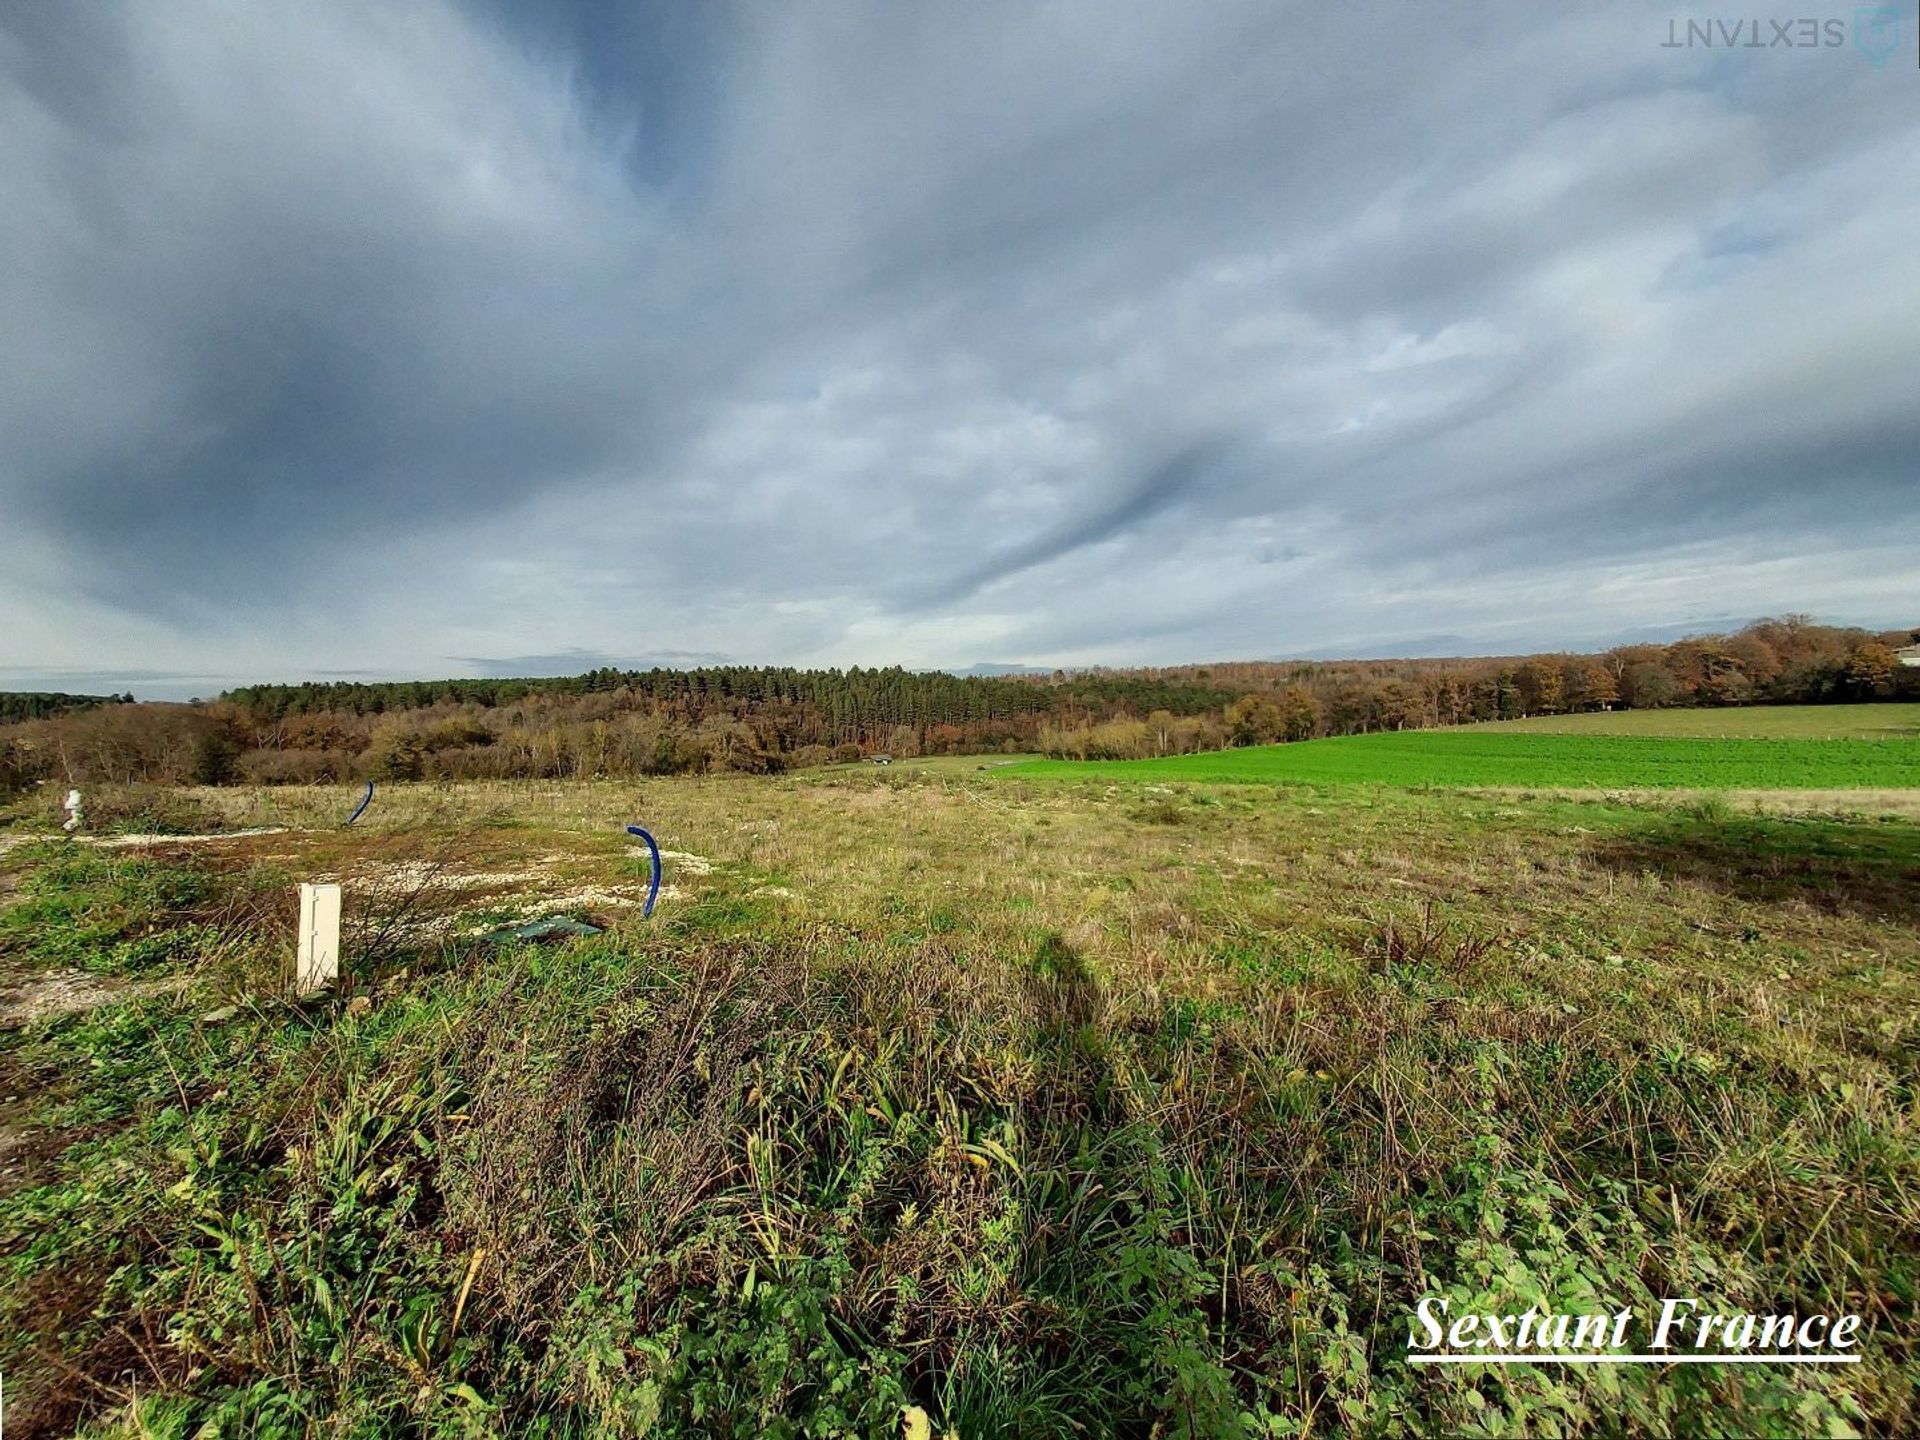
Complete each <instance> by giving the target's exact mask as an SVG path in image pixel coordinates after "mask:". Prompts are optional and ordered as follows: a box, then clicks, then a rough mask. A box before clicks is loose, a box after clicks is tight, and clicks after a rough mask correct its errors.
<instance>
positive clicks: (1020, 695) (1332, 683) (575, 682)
mask: <svg viewBox="0 0 1920 1440" xmlns="http://www.w3.org/2000/svg"><path fill="white" fill-rule="evenodd" d="M1916 639H1920V629H1916V630H1901V631H1891V632H1884V633H1881V634H1874V633H1872V632H1869V631H1865V630H1857V629H1847V628H1840V627H1835V626H1828V625H1820V624H1816V623H1814V622H1813V621H1812V620H1810V619H1808V618H1806V617H1804V616H1787V617H1784V618H1779V619H1767V620H1758V621H1755V622H1754V623H1753V624H1751V625H1748V626H1746V627H1745V628H1743V629H1741V630H1739V631H1736V632H1734V633H1732V634H1728V635H1702V636H1695V637H1692V638H1689V639H1686V640H1680V641H1676V642H1674V643H1672V644H1668V645H1625V646H1619V647H1617V648H1615V649H1612V650H1608V651H1606V652H1604V653H1601V654H1591V655H1575V654H1547V655H1527V656H1503V657H1493V658H1479V659H1465V658H1463V659H1436V660H1352V661H1310V662H1309V661H1300V662H1271V661H1249V662H1233V663H1225V664H1215V665H1191V666H1178V667H1171V668H1160V669H1138V670H1075V671H1058V670H1056V671H1054V672H1052V673H1050V674H1048V673H1033V674H1019V675H1008V676H995V677H982V676H966V677H963V676H956V675H951V674H947V673H945V672H910V671H907V670H902V669H899V668H891V669H876V670H868V669H861V668H858V667H856V668H854V669H851V670H797V669H791V668H787V667H778V666H773V667H749V666H721V667H711V668H703V669H695V670H658V669H656V670H646V671H627V670H610V669H603V670H594V671H590V672H588V673H587V674H584V675H577V676H568V677H564V678H555V679H522V680H437V681H403V682H394V683H358V682H347V683H334V684H305V685H254V686H246V687H243V688H241V689H237V690H232V691H229V692H227V693H226V694H224V695H222V696H220V697H219V698H218V699H216V700H212V701H206V702H198V703H194V704H185V705H174V704H153V703H148V704H132V703H124V702H126V701H131V698H132V697H131V696H127V697H106V698H108V699H112V700H116V701H121V702H123V703H112V704H106V703H100V700H99V699H98V698H97V697H94V698H90V697H74V696H44V695H38V696H10V697H0V700H6V701H11V702H18V703H17V704H15V705H14V706H12V708H9V709H7V710H4V711H0V714H4V715H6V716H8V717H10V718H12V719H14V721H15V723H11V724H7V725H4V726H0V788H13V789H18V788H20V787H22V786H25V785H28V784H31V783H33V782H35V781H42V780H48V781H51V780H58V781H62V782H68V781H71V782H80V781H102V780H111V781H122V780H124V781H150V782H159V783H188V782H199V783H216V784H217V783H226V782H245V783H256V784H275V783H299V782H338V781H345V780H357V779H387V780H408V779H457V778H486V777H494V778H557V777H589V776H621V775H661V774H674V773H684V772H698V771H712V770H734V771H748V772H770V771H777V770H784V769H788V768H791V767H796V766H810V765H820V764H826V763H830V762H833V761H849V760H858V759H860V758H862V757H865V756H871V755H874V754H878V753H889V754H893V755H902V756H905V755H918V754H969V753H987V752H993V751H1039V752H1044V753H1046V754H1050V755H1057V756H1063V757H1069V758H1127V757H1133V756H1147V755H1166V754H1175V753H1180V752H1185V751H1192V750H1204V749H1219V748H1222V747H1225V746H1229V745H1251V744H1263V743H1268V742H1271V741H1287V740H1307V739H1312V738H1315V737H1317V736H1322V735H1346V734H1355V733H1360V732H1365V731H1372V730H1396V729H1413V728H1421V727H1427V726H1435V725H1459V724H1469V723H1473V722H1476V721H1485V720H1501V719H1512V718H1517V717H1520V716H1525V715H1536V714H1555V713H1561V712H1568V711H1580V710H1601V709H1615V708H1632V709H1642V708H1659V707H1664V706H1714V705H1749V704H1763V703H1765V704H1787V703H1798V704H1807V703H1816V704H1819V703H1841V702H1846V701H1855V700H1876V699H1911V700H1920V668H1913V667H1907V666H1903V665H1901V664H1900V662H1899V658H1898V656H1897V655H1896V654H1895V650H1896V649H1897V648H1898V647H1901V646H1904V645H1907V644H1909V643H1911V642H1913V641H1914V640H1916ZM48 701H79V702H82V703H81V704H80V705H78V706H77V707H76V706H73V705H66V706H62V705H48V704H46V703H45V702H48Z"/></svg>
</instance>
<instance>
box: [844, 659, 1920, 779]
mask: <svg viewBox="0 0 1920 1440" xmlns="http://www.w3.org/2000/svg"><path fill="white" fill-rule="evenodd" d="M1916 663H1920V662H1916ZM868 758H869V759H871V760H872V761H873V763H874V764H876V765H891V764H893V756H891V755H873V756H869V757H868Z"/></svg>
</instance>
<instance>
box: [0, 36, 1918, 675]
mask: <svg viewBox="0 0 1920 1440" xmlns="http://www.w3.org/2000/svg"><path fill="white" fill-rule="evenodd" d="M527 11H528V7H518V6H511V5H508V4H507V3H506V0H469V3H451V0H423V3H420V4H416V5H409V6H407V7H404V8H403V7H394V6H391V5H385V4H377V3H372V0H341V3H335V4H330V5H328V6H325V7H301V6H295V5H292V4H287V3H279V0H270V3H250V4H244V5H241V4H227V3H212V0H191V3H166V4H162V3H159V0H142V3H125V4H122V3H101V4H98V5H86V6H72V5H23V6H16V7H10V8H9V9H8V10H7V11H4V12H0V137H4V141H5V145H6V151H7V160H6V163H5V164H4V165H0V260H4V262H5V264H4V266H3V267H0V350H3V351H4V359H5V363H6V367H7V374H8V376H9V379H10V383H9V385H8V387H7V390H6V392H5V400H4V402H0V614H4V615H5V616H6V617H7V620H8V624H7V625H6V626H5V629H4V633H0V688H14V689H40V688H47V689H69V690H78V689H91V690H101V689H111V690H116V691H118V690H124V689H132V690H133V691H134V692H135V693H136V694H139V695H141V696H143V697H148V696H151V697H155V698H184V697H185V696H187V695H191V694H211V693H214V692H215V691H217V690H219V689H221V688H224V687H226V686H228V685H231V684H234V683H242V682H246V681H263V680H301V679H328V678H416V677H417V678H441V677H447V676H457V675H504V674H538V673H573V672H577V671H578V670H583V669H587V668H593V667H595V666H599V665H605V664H611V665H617V666H621V667H640V668H644V667H646V666H648V665H651V664H675V665H690V664H701V663H742V664H791V665H800V666H846V665H852V664H860V665H867V666H884V665H892V664H900V665H905V666H907V667H909V668H914V669H959V670H964V669H967V668H969V667H972V666H975V665H980V664H998V665H1034V666H1047V667H1051V666H1056V665H1060V666H1083V665H1133V664H1180V663H1193V662H1200V661H1207V660H1216V661H1217V660H1228V659H1267V658H1276V659H1277V658H1323V657H1332V656H1387V655H1398V654H1404V655H1410V656H1417V655H1421V654H1500V653H1517V652H1525V651H1533V650H1545V649H1589V648H1599V647H1602V646H1605V645H1607V644H1610V643H1617V642H1620V641H1625V640H1632V639H1671V638H1677V637H1678V636H1680V635H1684V634H1688V633H1698V632H1702V631H1711V630H1722V629H1726V628H1730V627H1732V626H1737V625H1738V624H1741V623H1743V622H1744V621H1746V620H1749V619H1752V618H1755V617H1758V616H1761V615H1768V614H1780V613H1785V612H1807V613H1810V614H1812V615H1814V616H1815V617H1817V618H1819V619H1821V620H1823V621H1829V622H1832V623H1841V624H1859V625H1862V626H1865V627H1867V628H1872V629H1881V628H1892V627H1895V626H1906V625H1912V624H1920V604H1916V603H1915V600H1916V596H1917V595H1920V586H1916V580H1920V564H1917V563H1916V561H1915V558H1914V543H1913V542H1914V539H1915V537H1916V536H1920V484H1916V483H1915V482H1916V480H1920V458H1917V457H1920V405H1916V403H1915V399H1914V396H1915V393H1916V380H1915V376H1916V374H1917V373H1920V286H1916V285H1915V284H1914V283H1913V280H1912V274H1911V271H1912V265H1913V258H1912V253H1913V242H1914V238H1915V237H1916V236H1920V72H1916V67H1915V44H1916V37H1915V34H1914V28H1913V27H1914V23H1915V18H1914V15H1913V14H1912V13H1911V11H1908V12H1906V13H1905V14H1904V16H1903V19H1902V24H1903V26H1904V28H1903V29H1902V30H1901V31H1900V33H1899V36H1898V40H1899V46H1898V48H1897V51H1894V52H1888V53H1882V52H1881V50H1880V49H1879V48H1877V47H1878V45H1879V42H1880V40H1882V39H1884V38H1885V37H1884V36H1881V35H1870V34H1866V33H1863V32H1859V31H1857V30H1856V29H1855V28H1854V27H1856V26H1858V25H1859V24H1861V23H1863V22H1862V21H1861V20H1860V19H1859V18H1858V16H1857V15H1856V7H1855V6H1853V5H1801V6H1796V7H1790V9H1781V10H1778V11H1767V10H1765V9H1764V8H1763V9H1762V11H1760V12H1758V13H1759V14H1760V15H1761V17H1762V18H1766V17H1767V16H1769V15H1771V16H1773V17H1774V18H1776V19H1785V18H1787V17H1788V15H1789V14H1791V15H1793V16H1809V17H1818V18H1820V19H1821V20H1822V21H1824V20H1827V19H1831V20H1833V22H1834V26H1836V27H1838V28H1831V27H1826V26H1824V25H1823V26H1821V27H1820V28H1815V29H1809V30H1805V31H1801V30H1799V29H1798V28H1797V27H1796V29H1795V30H1794V31H1793V32H1791V33H1794V34H1801V35H1803V36H1808V37H1811V38H1812V40H1813V41H1814V42H1815V43H1811V44H1805V45H1801V44H1788V45H1768V46H1729V45H1722V44H1718V43H1688V44H1680V43H1677V41H1676V38H1675V37H1676V36H1684V35H1685V34H1686V30H1685V21H1686V18H1687V17H1695V18H1698V17H1703V16H1720V17H1722V18H1724V19H1726V20H1727V21H1728V22H1729V23H1731V21H1732V20H1734V19H1736V18H1738V19H1743V20H1747V21H1752V19H1753V15H1754V13H1755V12H1753V10H1752V7H1747V8H1746V9H1745V10H1738V11H1736V10H1735V9H1733V8H1727V7H1721V8H1716V7H1714V6H1713V5H1693V6H1687V7H1681V8H1675V7H1670V6H1664V5H1658V4H1645V5H1642V4H1624V5H1623V4H1603V3H1594V4H1587V3H1567V4H1557V5H1554V6H1551V7H1545V6H1540V5H1537V4H1530V3H1516V4H1505V3H1486V4H1475V5H1472V6H1467V5H1433V6H1419V7H1410V6H1406V5H1404V4H1398V3H1384V4H1355V5H1349V6H1342V7H1324V6H1313V5H1304V4H1303V5H1285V4H1275V3H1249V4H1238V3H1219V4H1214V5H1209V6H1207V7H1205V8H1204V9H1194V8H1192V7H1175V6H1171V5H1153V6H1141V7H1132V8H1127V9H1125V10H1115V9H1113V8H1111V7H1105V6H1100V5H1095V4H1072V5H1044V4H1042V5H1035V4H1028V5H1017V6H1016V5H991V4H990V5H978V6H969V7H966V8H965V9H960V8H955V7H931V6H929V7H918V6H915V7H902V6H881V5H877V4H876V5H867V6H854V5H838V4H825V3H818V4H814V3H810V4H806V5H796V6H790V7H780V8H773V7H751V6H742V7H735V6H730V5H725V4H718V3H714V4H705V3H701V4H691V3H690V4H684V5H660V6H653V7H647V13H646V14H644V15H640V14H631V13H628V10H627V7H620V6H615V5H612V4H598V3H589V0H567V3H562V4H555V5H551V6H546V7H540V8H539V11H538V13H527ZM1861 13H1864V12H1861ZM1676 19H1677V20H1678V23H1679V26H1680V29H1679V30H1676V29H1675V28H1674V23H1673V22H1675V21H1676ZM1756 23H1757V22H1756ZM1828 39H1833V40H1834V42H1835V43H1826V41H1827V40H1828ZM576 660H577V661H578V662H579V663H577V664H571V663H570V662H572V661H576ZM549 667H551V668H549Z"/></svg>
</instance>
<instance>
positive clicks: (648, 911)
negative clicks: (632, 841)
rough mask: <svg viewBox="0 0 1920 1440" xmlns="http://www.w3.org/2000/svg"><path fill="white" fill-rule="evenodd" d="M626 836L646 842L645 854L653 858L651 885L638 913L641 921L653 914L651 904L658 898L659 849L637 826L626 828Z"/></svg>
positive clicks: (651, 838)
mask: <svg viewBox="0 0 1920 1440" xmlns="http://www.w3.org/2000/svg"><path fill="white" fill-rule="evenodd" d="M627 834H629V835H638V836H639V837H640V838H641V839H642V840H644V841H646V842H647V853H648V854H649V855H651V856H652V857H653V884H651V885H650V886H648V887H647V903H646V905H645V906H644V907H643V908H642V909H641V911H640V918H641V919H642V920H645V919H648V918H649V917H650V916H651V915H652V914H653V902H654V901H656V900H658V899H659V898H660V847H659V846H658V845H656V844H655V843H654V839H653V836H651V835H649V834H648V833H647V832H646V831H644V830H642V829H641V828H640V827H639V826H638V825H629V826H627Z"/></svg>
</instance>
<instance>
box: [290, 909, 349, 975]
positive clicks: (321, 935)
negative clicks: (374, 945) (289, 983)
mask: <svg viewBox="0 0 1920 1440" xmlns="http://www.w3.org/2000/svg"><path fill="white" fill-rule="evenodd" d="M339 976H340V887H339V886H338V885H307V884H302V885H301V886H300V958H299V961H298V963H297V964H296V966H295V968H294V979H293V988H294V989H295V991H297V992H298V993H299V994H302V995H311V994H312V993H313V992H314V991H315V990H324V989H325V988H326V987H327V986H329V985H331V984H333V982H334V981H335V980H337V979H338V978H339Z"/></svg>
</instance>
